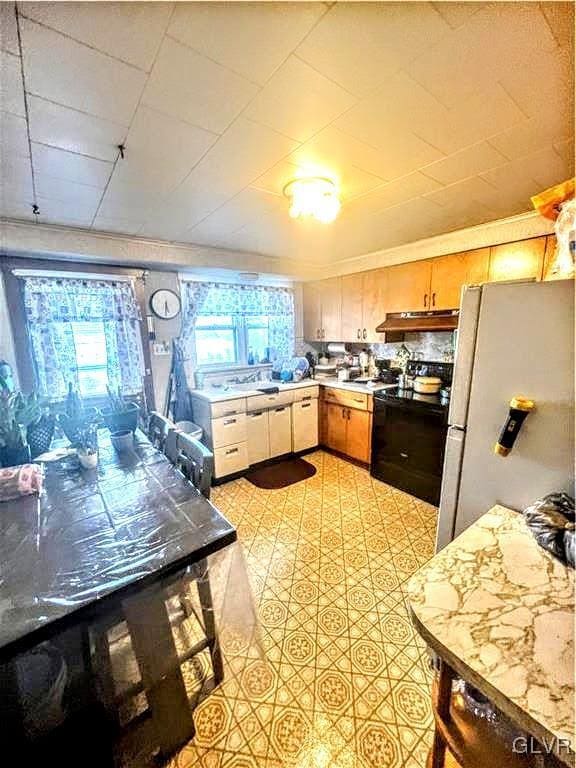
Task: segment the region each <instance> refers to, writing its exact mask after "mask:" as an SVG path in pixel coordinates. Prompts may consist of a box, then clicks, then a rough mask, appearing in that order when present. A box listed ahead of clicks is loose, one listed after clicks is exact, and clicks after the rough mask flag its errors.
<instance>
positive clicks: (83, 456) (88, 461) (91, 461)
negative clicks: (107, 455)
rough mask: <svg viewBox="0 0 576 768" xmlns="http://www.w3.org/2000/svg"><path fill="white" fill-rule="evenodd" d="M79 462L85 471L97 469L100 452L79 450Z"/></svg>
mask: <svg viewBox="0 0 576 768" xmlns="http://www.w3.org/2000/svg"><path fill="white" fill-rule="evenodd" d="M77 453H78V461H79V462H80V464H81V466H83V467H84V469H95V468H96V467H97V466H98V451H85V450H83V449H82V448H78V451H77Z"/></svg>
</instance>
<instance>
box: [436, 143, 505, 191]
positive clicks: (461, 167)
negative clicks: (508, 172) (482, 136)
mask: <svg viewBox="0 0 576 768" xmlns="http://www.w3.org/2000/svg"><path fill="white" fill-rule="evenodd" d="M505 159H506V158H505V157H504V155H502V154H501V153H500V152H498V150H496V149H495V148H494V147H493V146H491V145H490V144H488V143H487V142H486V141H480V142H478V144H473V145H472V146H470V147H467V148H466V149H462V150H460V152H455V153H454V154H453V155H450V156H449V157H446V158H444V159H443V160H438V161H437V162H435V163H432V164H431V165H427V166H425V167H424V168H423V169H422V172H423V173H425V174H426V176H431V177H432V178H433V179H436V181H439V182H441V183H442V184H452V183H454V182H456V181H461V180H462V179H467V178H468V177H469V176H477V175H478V174H480V173H481V172H482V171H488V170H489V169H490V168H495V167H496V166H498V165H502V163H503V162H504V161H505Z"/></svg>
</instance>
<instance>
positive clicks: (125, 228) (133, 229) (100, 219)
mask: <svg viewBox="0 0 576 768" xmlns="http://www.w3.org/2000/svg"><path fill="white" fill-rule="evenodd" d="M143 225H144V218H142V219H128V218H126V219H123V218H120V219H118V218H108V217H106V216H100V215H98V216H96V218H95V219H94V223H93V224H92V229H96V230H98V231H100V232H114V233H115V234H121V235H136V234H138V232H139V231H140V229H141V228H142V226H143Z"/></svg>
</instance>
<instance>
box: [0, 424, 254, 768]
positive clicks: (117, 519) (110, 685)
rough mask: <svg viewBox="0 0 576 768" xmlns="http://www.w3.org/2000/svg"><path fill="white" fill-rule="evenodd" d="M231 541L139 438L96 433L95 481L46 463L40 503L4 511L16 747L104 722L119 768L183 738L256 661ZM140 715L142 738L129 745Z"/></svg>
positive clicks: (5, 640)
mask: <svg viewBox="0 0 576 768" xmlns="http://www.w3.org/2000/svg"><path fill="white" fill-rule="evenodd" d="M235 540H236V532H235V530H234V528H233V527H232V526H231V525H230V523H229V522H228V521H227V520H226V519H225V518H224V517H223V516H222V515H221V514H220V513H219V512H218V510H217V509H216V508H215V507H214V506H213V505H212V504H210V502H208V501H207V500H206V499H205V498H204V497H203V496H201V495H200V494H199V493H198V492H197V491H196V489H194V488H193V487H192V486H191V485H190V484H189V483H188V482H187V481H186V480H185V479H184V478H183V477H182V475H181V474H180V473H179V472H178V471H177V470H176V469H175V468H174V467H173V466H172V465H171V464H170V463H169V462H168V461H167V459H166V458H165V457H164V456H163V454H161V453H159V452H158V451H156V450H155V449H154V448H152V447H151V446H150V444H149V443H148V442H147V441H146V440H145V439H143V438H142V437H141V438H140V439H139V441H138V442H137V444H136V445H135V448H134V451H133V452H130V453H129V454H127V455H122V456H120V455H118V454H116V453H115V452H114V451H113V450H112V448H111V446H110V444H109V441H108V438H107V436H105V435H104V434H101V435H100V452H99V466H98V469H97V470H82V469H80V468H79V466H78V464H77V460H75V459H65V460H64V461H61V462H58V463H54V464H51V465H47V466H46V477H45V484H44V492H43V493H42V495H41V496H40V497H27V498H22V499H17V500H14V501H10V502H5V503H2V504H0V564H1V565H0V652H1V653H2V661H3V664H2V666H1V667H0V682H2V686H1V694H0V695H1V696H2V702H1V705H2V711H3V714H4V715H5V714H6V713H8V722H10V723H12V724H13V725H14V728H12V729H11V735H12V738H13V739H14V741H15V746H17V747H19V748H21V747H22V744H25V745H26V748H28V747H30V748H31V749H32V748H34V745H35V744H37V743H38V742H39V743H42V740H43V739H44V741H45V740H46V734H47V733H51V736H50V739H51V740H53V732H54V731H56V733H58V732H60V731H62V732H63V733H64V732H65V730H66V726H67V723H68V722H70V721H73V722H74V728H75V733H78V732H80V731H81V728H80V729H79V727H78V718H79V717H80V716H82V717H83V718H84V719H83V722H90V723H91V725H90V729H92V728H93V727H94V722H95V720H97V719H98V718H100V717H101V718H102V722H104V723H106V724H107V725H106V728H103V729H101V733H102V734H104V733H108V734H109V735H110V744H111V745H113V746H111V752H110V754H112V753H113V752H115V753H116V757H115V759H116V761H117V763H118V760H119V759H120V762H121V763H122V764H127V765H128V764H140V765H145V764H146V761H147V760H148V758H150V756H151V755H153V754H154V753H159V754H160V755H162V756H165V757H168V756H169V755H170V754H171V753H173V752H174V751H175V750H176V749H177V748H178V747H179V746H182V744H183V743H185V742H186V741H187V740H188V739H190V738H192V736H193V732H194V728H193V722H192V716H191V711H192V708H193V706H194V704H195V703H196V702H197V701H198V700H199V699H201V698H202V697H204V696H206V695H209V693H210V690H211V688H212V687H214V685H216V684H218V682H219V681H220V679H222V677H224V679H225V678H226V677H227V676H228V675H230V674H233V675H237V674H240V673H241V670H242V667H243V665H244V664H245V663H247V662H248V661H250V660H251V659H254V658H258V657H261V656H262V655H263V654H262V646H261V643H260V638H259V632H258V621H257V614H256V610H255V607H254V604H253V601H252V596H251V590H250V585H249V582H248V576H247V572H246V567H245V564H244V559H243V554H242V549H241V546H240V544H239V543H237V542H236V541H235ZM143 713H144V715H146V717H145V718H144V721H145V723H148V724H149V726H150V727H149V728H148V729H147V730H146V729H144V730H142V728H139V730H138V738H137V739H134V738H131V737H130V738H129V737H128V735H127V734H128V727H127V725H128V724H129V723H130V722H131V721H132V720H134V718H142V715H143ZM64 743H65V744H68V743H70V742H69V741H67V740H64ZM30 745H32V746H30ZM43 749H44V746H42V750H43ZM58 749H59V752H58V756H59V761H60V762H61V758H62V754H63V753H62V744H60V745H59V748H58ZM42 755H44V752H43V751H42ZM119 756H120V758H119ZM110 759H111V760H112V758H110ZM105 764H106V759H105V758H103V757H102V756H101V755H100V756H99V757H98V765H105ZM111 764H112V763H111Z"/></svg>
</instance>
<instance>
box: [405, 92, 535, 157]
mask: <svg viewBox="0 0 576 768" xmlns="http://www.w3.org/2000/svg"><path fill="white" fill-rule="evenodd" d="M525 119H526V118H525V116H524V113H523V112H522V111H521V110H520V109H519V108H518V107H517V106H516V104H515V103H514V101H513V100H512V99H511V98H510V96H508V94H507V93H506V91H505V90H504V89H503V88H502V86H501V85H499V84H494V85H492V86H490V87H489V88H488V89H487V90H486V91H480V92H478V93H474V94H473V95H472V96H470V97H469V98H468V99H465V100H463V101H462V102H461V103H460V104H458V105H457V106H455V107H453V108H452V109H450V110H446V112H436V113H434V112H430V113H429V115H428V118H427V119H421V117H420V115H418V116H416V117H415V119H414V132H415V133H416V134H417V135H418V136H420V137H422V139H424V140H425V141H427V142H429V143H430V144H432V145H433V146H435V147H438V149H440V150H441V151H442V152H444V153H445V154H447V155H450V154H452V153H454V152H457V151H458V150H460V149H464V148H465V147H468V146H470V145H472V144H476V143H477V142H479V141H482V140H483V139H487V138H489V137H491V136H494V135H496V134H498V133H501V132H502V131H505V130H507V129H508V128H511V127H512V126H515V125H519V124H521V123H522V122H524V121H525Z"/></svg>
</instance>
